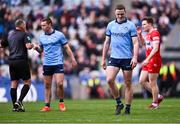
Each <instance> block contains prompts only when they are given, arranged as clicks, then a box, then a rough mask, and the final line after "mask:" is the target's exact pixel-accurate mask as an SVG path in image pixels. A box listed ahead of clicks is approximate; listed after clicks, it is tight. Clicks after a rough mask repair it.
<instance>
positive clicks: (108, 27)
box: [106, 24, 111, 36]
mask: <svg viewBox="0 0 180 124" xmlns="http://www.w3.org/2000/svg"><path fill="white" fill-rule="evenodd" d="M106 36H111V30H110V24H108V25H107V28H106Z"/></svg>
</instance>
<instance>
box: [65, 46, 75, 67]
mask: <svg viewBox="0 0 180 124" xmlns="http://www.w3.org/2000/svg"><path fill="white" fill-rule="evenodd" d="M64 48H65V49H66V52H67V54H68V55H69V56H70V58H71V61H72V66H73V67H74V68H75V67H77V62H76V59H75V57H74V55H73V53H72V50H71V48H70V47H69V45H68V43H67V44H65V45H64Z"/></svg>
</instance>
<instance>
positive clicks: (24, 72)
mask: <svg viewBox="0 0 180 124" xmlns="http://www.w3.org/2000/svg"><path fill="white" fill-rule="evenodd" d="M15 65H16V66H15V68H16V69H17V71H16V75H17V77H18V78H19V79H23V81H24V86H23V87H22V89H21V93H20V97H19V99H18V101H17V102H16V103H15V105H16V107H18V109H19V111H21V112H24V111H25V109H24V106H23V104H22V101H23V99H24V97H25V96H26V95H27V93H28V91H29V88H30V85H31V74H30V68H29V63H28V61H27V60H17V61H16V64H15Z"/></svg>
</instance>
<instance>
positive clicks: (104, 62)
mask: <svg viewBox="0 0 180 124" xmlns="http://www.w3.org/2000/svg"><path fill="white" fill-rule="evenodd" d="M101 66H102V68H103V69H104V70H106V61H105V60H102V63H101Z"/></svg>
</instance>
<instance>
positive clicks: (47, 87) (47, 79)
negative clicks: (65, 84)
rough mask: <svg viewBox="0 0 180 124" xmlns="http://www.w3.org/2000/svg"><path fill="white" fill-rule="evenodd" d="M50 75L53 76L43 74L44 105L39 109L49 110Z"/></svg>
mask: <svg viewBox="0 0 180 124" xmlns="http://www.w3.org/2000/svg"><path fill="white" fill-rule="evenodd" d="M52 77H53V76H52V75H44V87H45V90H44V94H45V100H44V102H45V107H43V108H42V109H41V111H43V112H46V111H50V101H51V84H52Z"/></svg>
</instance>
